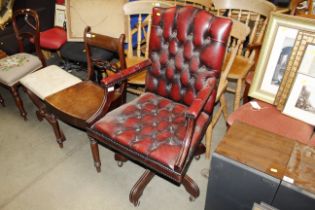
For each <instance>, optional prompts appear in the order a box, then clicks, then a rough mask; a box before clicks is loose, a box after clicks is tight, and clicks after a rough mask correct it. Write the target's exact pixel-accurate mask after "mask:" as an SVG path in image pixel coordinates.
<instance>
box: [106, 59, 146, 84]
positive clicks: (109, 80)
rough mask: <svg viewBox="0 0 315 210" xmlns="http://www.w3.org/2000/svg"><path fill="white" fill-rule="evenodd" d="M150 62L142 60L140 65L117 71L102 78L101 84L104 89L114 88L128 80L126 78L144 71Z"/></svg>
mask: <svg viewBox="0 0 315 210" xmlns="http://www.w3.org/2000/svg"><path fill="white" fill-rule="evenodd" d="M151 63H152V62H151V60H150V59H148V60H144V61H142V62H141V63H137V64H135V65H133V66H131V67H129V68H127V69H124V70H122V71H119V72H117V73H115V74H113V75H111V76H110V77H106V78H104V79H103V80H102V81H101V82H102V83H103V85H104V86H105V87H110V86H114V85H115V84H118V83H120V82H122V81H124V80H126V79H128V77H130V76H132V75H134V74H136V73H138V72H141V71H143V70H145V69H146V68H147V67H148V66H150V65H151Z"/></svg>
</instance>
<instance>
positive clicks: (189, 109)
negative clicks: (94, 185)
mask: <svg viewBox="0 0 315 210" xmlns="http://www.w3.org/2000/svg"><path fill="white" fill-rule="evenodd" d="M231 27H232V21H231V20H229V19H227V18H222V17H216V16H214V15H212V14H210V13H209V12H207V11H205V10H201V9H198V8H196V7H192V6H185V7H180V6H177V7H170V8H158V7H156V8H154V9H153V12H152V27H151V29H152V30H151V33H150V39H149V40H150V43H149V44H150V51H149V58H150V59H149V60H145V61H143V62H142V63H140V64H137V65H135V66H133V67H129V68H128V69H126V70H123V71H122V72H121V73H120V74H115V75H113V77H108V78H105V79H104V80H103V84H104V85H106V86H113V85H115V84H116V83H117V82H121V81H124V80H126V79H127V78H128V77H129V76H132V75H134V74H136V73H138V72H140V71H143V70H145V69H147V75H146V83H145V86H146V88H145V93H143V94H141V95H140V96H139V97H137V98H135V99H134V100H132V101H130V102H128V103H126V104H125V105H122V106H120V107H119V108H117V109H115V110H113V111H111V112H109V113H107V114H106V115H105V116H104V117H102V118H101V119H100V120H99V121H97V122H96V123H94V124H93V125H92V126H91V127H90V128H89V129H88V136H89V138H90V142H91V151H92V156H93V159H94V165H95V167H96V170H97V171H98V172H99V171H100V169H101V162H100V157H99V148H98V145H103V146H106V147H108V148H109V149H111V150H113V151H114V152H115V153H116V155H115V159H116V160H119V161H126V160H127V159H130V160H133V161H134V162H136V163H138V164H139V166H141V167H144V168H145V172H144V174H143V175H142V176H141V177H140V179H139V180H138V181H137V183H136V184H135V185H134V187H133V188H132V190H131V191H130V194H129V200H130V202H132V203H133V204H134V205H138V204H139V198H140V197H141V195H142V193H143V191H144V189H145V187H146V186H147V185H148V183H149V182H150V181H151V180H152V178H153V177H154V176H155V175H159V176H161V177H163V178H166V180H170V181H171V182H172V183H175V184H177V185H181V184H182V185H183V186H184V187H185V189H186V191H187V192H188V193H189V194H190V198H191V200H194V199H195V198H197V197H198V196H199V188H198V185H197V184H196V183H195V182H194V181H193V179H191V178H190V177H189V176H188V175H187V170H188V168H189V165H190V163H191V160H192V159H193V157H194V156H196V155H200V154H202V153H204V152H205V147H204V145H203V143H202V139H203V137H204V134H205V132H206V129H207V127H208V125H209V123H210V121H211V116H212V112H213V107H214V102H215V98H216V89H217V86H216V83H217V79H218V78H219V76H220V72H221V67H222V64H223V60H224V54H225V48H226V43H227V40H228V37H229V33H230V30H231ZM131 175H132V174H131Z"/></svg>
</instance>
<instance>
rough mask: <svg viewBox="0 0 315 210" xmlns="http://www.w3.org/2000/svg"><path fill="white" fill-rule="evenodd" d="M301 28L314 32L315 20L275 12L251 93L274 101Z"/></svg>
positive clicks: (270, 101)
mask: <svg viewBox="0 0 315 210" xmlns="http://www.w3.org/2000/svg"><path fill="white" fill-rule="evenodd" d="M299 31H309V32H315V20H312V19H307V18H301V17H295V16H289V15H283V14H276V13H274V14H272V15H271V17H270V20H269V23H268V27H267V30H266V34H265V38H264V41H263V45H262V49H261V53H260V56H259V59H258V62H257V66H256V70H255V71H256V72H255V76H254V79H253V83H252V85H251V88H250V90H249V95H250V96H251V97H253V98H256V99H260V100H262V101H265V102H268V103H274V100H275V97H276V94H277V92H278V89H279V86H280V84H281V81H282V78H283V76H284V73H285V71H286V68H287V65H288V61H289V58H290V56H291V52H292V49H293V46H294V44H295V40H296V37H297V35H298V32H299Z"/></svg>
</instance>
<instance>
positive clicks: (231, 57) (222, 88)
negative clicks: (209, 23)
mask: <svg viewBox="0 0 315 210" xmlns="http://www.w3.org/2000/svg"><path fill="white" fill-rule="evenodd" d="M232 20H233V19H232ZM249 32H250V28H249V27H248V26H247V25H245V24H243V23H241V22H240V21H237V20H233V26H232V30H231V33H230V38H229V42H228V44H227V48H226V51H227V53H226V55H227V56H225V59H224V63H223V67H222V74H221V77H220V81H219V85H218V90H217V96H216V100H215V103H216V104H218V105H219V106H218V108H217V110H216V112H215V113H214V115H213V117H212V120H211V123H210V125H209V126H208V129H207V132H206V138H205V139H206V157H207V158H210V152H211V143H212V134H213V129H214V127H215V125H216V124H217V122H218V120H219V119H220V116H221V115H222V114H223V117H224V120H225V121H227V118H228V111H227V110H228V107H227V103H226V99H225V96H224V93H225V92H226V91H227V86H228V79H227V78H228V75H229V73H230V70H231V68H232V66H233V65H234V62H235V59H236V57H237V55H238V52H239V49H240V48H242V47H243V43H244V41H245V40H246V38H247V36H248V35H249Z"/></svg>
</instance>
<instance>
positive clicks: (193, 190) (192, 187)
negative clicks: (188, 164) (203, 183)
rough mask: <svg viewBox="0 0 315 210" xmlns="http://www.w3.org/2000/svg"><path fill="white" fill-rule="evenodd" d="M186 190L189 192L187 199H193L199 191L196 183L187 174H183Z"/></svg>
mask: <svg viewBox="0 0 315 210" xmlns="http://www.w3.org/2000/svg"><path fill="white" fill-rule="evenodd" d="M182 184H183V185H184V187H185V189H186V191H187V192H188V193H189V194H190V197H189V200H190V201H194V200H195V199H196V198H198V196H199V194H200V192H199V187H198V185H197V184H196V183H195V182H194V180H192V179H191V178H190V177H189V176H188V175H185V176H184V178H183V181H182Z"/></svg>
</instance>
